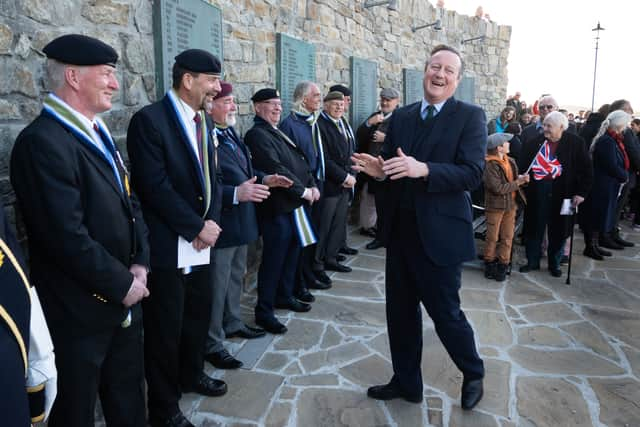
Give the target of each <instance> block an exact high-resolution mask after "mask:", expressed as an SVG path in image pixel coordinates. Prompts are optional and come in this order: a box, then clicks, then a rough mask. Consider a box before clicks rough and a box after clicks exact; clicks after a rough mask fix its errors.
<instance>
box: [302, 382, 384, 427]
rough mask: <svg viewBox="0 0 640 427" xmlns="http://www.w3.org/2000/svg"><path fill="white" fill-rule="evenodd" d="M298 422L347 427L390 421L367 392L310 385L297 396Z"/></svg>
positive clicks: (322, 426)
mask: <svg viewBox="0 0 640 427" xmlns="http://www.w3.org/2000/svg"><path fill="white" fill-rule="evenodd" d="M297 419H298V425H299V426H314V427H346V426H363V427H364V426H382V425H387V424H388V422H387V417H386V416H385V414H384V412H383V411H382V406H381V405H380V404H378V402H377V401H375V400H373V399H369V398H368V397H367V396H366V394H365V393H360V392H354V391H347V390H336V389H322V388H308V389H306V390H304V391H302V393H300V397H299V399H298V406H297Z"/></svg>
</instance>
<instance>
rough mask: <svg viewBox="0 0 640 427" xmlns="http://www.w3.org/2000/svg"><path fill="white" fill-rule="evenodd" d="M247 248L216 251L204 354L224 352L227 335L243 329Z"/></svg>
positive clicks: (214, 253)
mask: <svg viewBox="0 0 640 427" xmlns="http://www.w3.org/2000/svg"><path fill="white" fill-rule="evenodd" d="M247 248H248V245H241V246H232V247H229V248H221V249H214V250H213V257H212V261H211V264H212V265H211V270H212V276H213V277H212V280H211V286H212V292H211V294H212V297H211V322H210V324H209V333H208V335H207V342H206V344H205V353H213V352H216V351H220V350H222V349H223V348H224V346H223V345H222V341H223V340H224V338H225V334H230V333H232V332H236V331H238V330H240V329H242V327H243V326H244V323H243V321H242V319H241V317H240V296H241V295H242V283H243V281H244V274H245V272H246V271H247Z"/></svg>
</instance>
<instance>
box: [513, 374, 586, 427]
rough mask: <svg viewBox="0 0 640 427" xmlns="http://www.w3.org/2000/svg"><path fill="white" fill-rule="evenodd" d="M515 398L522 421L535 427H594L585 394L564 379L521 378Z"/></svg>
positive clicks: (517, 382)
mask: <svg viewBox="0 0 640 427" xmlns="http://www.w3.org/2000/svg"><path fill="white" fill-rule="evenodd" d="M516 395H517V397H518V413H519V414H520V419H521V420H522V419H525V420H527V421H528V422H530V423H532V424H533V425H535V426H536V427H558V426H563V427H565V426H566V427H570V426H591V425H593V424H592V423H591V417H590V415H589V409H588V408H587V403H586V402H585V400H584V398H583V397H582V394H581V393H580V391H579V390H578V388H577V387H576V386H574V385H573V384H571V383H569V382H567V381H565V380H563V379H560V378H542V377H519V378H518V379H517V381H516Z"/></svg>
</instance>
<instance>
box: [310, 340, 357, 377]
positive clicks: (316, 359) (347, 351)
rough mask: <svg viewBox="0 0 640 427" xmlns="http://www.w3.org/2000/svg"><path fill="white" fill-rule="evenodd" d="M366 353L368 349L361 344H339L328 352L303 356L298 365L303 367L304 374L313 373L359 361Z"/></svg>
mask: <svg viewBox="0 0 640 427" xmlns="http://www.w3.org/2000/svg"><path fill="white" fill-rule="evenodd" d="M368 353H369V349H367V347H365V346H364V345H363V344H362V343H359V342H351V343H346V344H341V345H339V346H337V347H334V348H331V349H329V350H323V351H318V352H315V353H310V354H305V355H304V356H302V357H301V358H300V363H301V364H302V366H303V367H304V370H305V372H315V371H317V370H319V369H322V368H326V367H330V366H335V365H341V364H343V363H346V362H348V361H350V360H354V359H359V358H361V357H363V356H366V355H367V354H368Z"/></svg>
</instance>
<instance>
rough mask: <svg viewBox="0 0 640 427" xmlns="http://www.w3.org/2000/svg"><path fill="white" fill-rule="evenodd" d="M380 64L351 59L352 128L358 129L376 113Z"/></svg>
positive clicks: (353, 57)
mask: <svg viewBox="0 0 640 427" xmlns="http://www.w3.org/2000/svg"><path fill="white" fill-rule="evenodd" d="M377 87H378V64H377V63H375V62H373V61H367V60H366V59H360V58H356V57H355V56H352V57H351V106H350V107H349V108H350V110H351V126H353V128H354V129H356V128H357V127H358V126H360V124H361V123H362V122H363V121H365V120H366V119H367V117H369V115H370V114H371V113H373V112H374V111H376V105H377V101H378V97H377Z"/></svg>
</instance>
